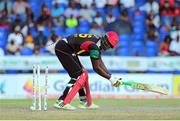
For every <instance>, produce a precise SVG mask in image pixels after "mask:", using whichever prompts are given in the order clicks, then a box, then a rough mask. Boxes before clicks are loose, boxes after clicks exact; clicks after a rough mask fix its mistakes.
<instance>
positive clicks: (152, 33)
mask: <svg viewBox="0 0 180 121" xmlns="http://www.w3.org/2000/svg"><path fill="white" fill-rule="evenodd" d="M146 40H150V41H158V35H157V32H156V28H155V26H154V25H150V26H149V27H148V32H147V38H146Z"/></svg>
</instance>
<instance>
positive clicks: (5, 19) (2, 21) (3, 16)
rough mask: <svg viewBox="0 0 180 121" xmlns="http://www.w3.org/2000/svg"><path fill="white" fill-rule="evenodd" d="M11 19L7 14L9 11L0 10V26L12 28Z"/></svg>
mask: <svg viewBox="0 0 180 121" xmlns="http://www.w3.org/2000/svg"><path fill="white" fill-rule="evenodd" d="M10 22H11V19H10V17H9V16H8V15H7V13H6V12H5V10H2V11H0V26H1V27H7V28H10V26H11V25H10V24H11V23H10Z"/></svg>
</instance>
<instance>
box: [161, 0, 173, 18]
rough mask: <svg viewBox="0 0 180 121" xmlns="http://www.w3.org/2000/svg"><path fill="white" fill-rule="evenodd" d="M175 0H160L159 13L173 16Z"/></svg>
mask: <svg viewBox="0 0 180 121" xmlns="http://www.w3.org/2000/svg"><path fill="white" fill-rule="evenodd" d="M174 12H175V0H160V13H161V15H163V16H174V14H175V13H174Z"/></svg>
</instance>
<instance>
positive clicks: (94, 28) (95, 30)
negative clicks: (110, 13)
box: [89, 22, 103, 36]
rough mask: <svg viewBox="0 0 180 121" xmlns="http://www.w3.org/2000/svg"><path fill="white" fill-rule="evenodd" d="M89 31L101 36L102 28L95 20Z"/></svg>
mask: <svg viewBox="0 0 180 121" xmlns="http://www.w3.org/2000/svg"><path fill="white" fill-rule="evenodd" d="M89 33H91V34H94V35H97V36H102V33H103V30H102V29H101V28H100V27H99V26H98V24H97V23H96V22H93V23H92V27H91V29H90V31H89Z"/></svg>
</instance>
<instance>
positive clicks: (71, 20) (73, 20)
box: [66, 15, 78, 28]
mask: <svg viewBox="0 0 180 121" xmlns="http://www.w3.org/2000/svg"><path fill="white" fill-rule="evenodd" d="M77 25H78V20H77V19H76V18H74V17H73V15H71V17H70V18H68V19H66V26H67V27H69V28H74V27H77Z"/></svg>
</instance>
